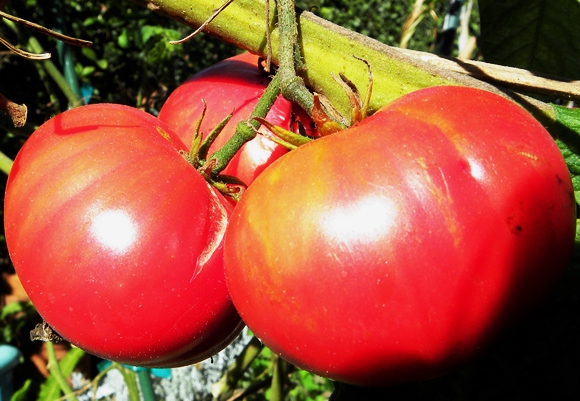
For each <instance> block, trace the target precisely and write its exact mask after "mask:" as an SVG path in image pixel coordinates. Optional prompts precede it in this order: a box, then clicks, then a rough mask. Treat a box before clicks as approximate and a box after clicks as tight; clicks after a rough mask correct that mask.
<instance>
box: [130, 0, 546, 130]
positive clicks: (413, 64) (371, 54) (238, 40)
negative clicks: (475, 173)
mask: <svg viewBox="0 0 580 401" xmlns="http://www.w3.org/2000/svg"><path fill="white" fill-rule="evenodd" d="M131 1H133V2H134V3H137V4H140V5H142V6H144V7H148V8H150V9H152V10H155V11H156V12H158V13H160V14H163V15H166V16H168V17H170V18H173V19H175V20H177V21H179V22H182V23H184V24H186V25H190V26H192V27H197V26H200V25H201V24H202V23H203V22H204V21H205V20H206V19H207V18H208V17H209V16H210V15H211V14H212V10H214V9H216V8H217V7H218V6H219V5H220V4H221V3H222V1H221V0H195V7H194V6H192V0H131ZM264 9H265V6H264V1H263V0H236V1H234V2H233V3H232V4H231V5H230V6H229V7H228V8H226V9H225V10H224V11H223V12H222V13H221V14H220V15H218V16H217V17H216V18H215V20H214V21H213V22H212V23H210V24H209V25H208V26H207V27H206V30H205V31H206V32H208V33H211V34H213V35H215V36H218V37H220V38H222V39H223V40H224V41H227V42H230V43H233V44H235V45H236V46H238V47H240V48H242V49H246V50H249V51H250V52H252V53H255V54H259V55H262V56H266V52H267V46H266V32H265V29H264V20H265V12H264ZM272 14H273V13H270V16H271V17H272ZM298 33H299V38H298V43H299V46H300V47H301V53H302V56H303V58H304V63H305V65H306V66H307V67H308V68H307V69H305V70H304V71H300V76H301V77H302V78H303V79H304V81H305V83H306V85H307V86H308V87H309V88H311V89H313V90H314V91H316V92H318V93H320V94H323V95H324V96H326V97H327V98H328V99H329V100H330V102H331V103H332V104H333V106H335V107H336V108H337V110H338V111H339V112H340V113H341V114H343V115H350V104H349V100H348V97H347V96H346V94H345V93H344V91H342V88H341V87H340V86H339V85H337V84H336V82H334V80H332V79H331V74H332V73H334V74H336V75H338V74H339V73H340V72H342V73H344V74H345V75H346V76H347V77H348V78H349V80H351V81H352V82H353V83H354V84H355V85H356V86H357V87H359V88H365V87H366V86H367V84H368V75H367V70H366V68H364V66H362V65H361V63H360V61H359V60H357V59H355V58H354V57H352V56H356V57H358V58H362V59H364V60H366V61H367V62H369V64H370V65H371V66H372V68H373V76H374V81H373V93H372V98H371V102H370V108H369V112H370V113H371V114H372V113H373V112H375V111H376V110H378V109H379V108H381V107H383V106H384V105H385V104H387V103H389V102H391V101H392V100H394V99H396V98H398V97H400V96H402V95H404V94H406V93H409V92H413V91H415V90H418V89H421V88H425V87H429V86H435V85H464V86H471V87H477V88H481V89H485V90H488V91H491V92H495V93H497V94H500V95H502V96H506V94H505V92H502V91H500V90H499V89H497V88H496V87H494V86H492V85H490V84H487V83H484V82H482V81H480V80H477V79H475V78H471V77H468V76H465V75H462V74H459V73H455V72H451V71H449V70H447V69H445V68H442V67H438V66H434V65H430V64H428V63H426V62H424V61H422V60H420V58H419V57H411V56H408V55H406V54H404V53H403V52H402V51H401V50H400V49H396V48H394V47H391V46H387V45H384V44H382V43H379V42H377V41H375V40H373V39H370V38H368V37H366V36H364V35H360V34H357V33H355V32H352V31H350V30H348V29H345V28H342V27H340V26H338V25H335V24H332V23H330V22H328V21H325V20H323V19H322V18H319V17H316V16H315V15H313V14H312V13H310V12H302V13H301V14H300V15H299V17H298ZM278 35H279V30H278V29H274V31H273V32H272V51H273V61H274V63H279V45H278V44H279V43H278ZM515 100H516V101H517V102H518V103H520V104H523V105H524V107H526V108H527V109H528V111H530V112H531V113H532V114H533V115H534V116H535V117H536V118H537V119H538V120H540V121H543V122H544V124H545V125H550V124H551V123H553V122H554V121H555V112H554V110H553V108H552V107H551V106H550V105H547V104H545V103H543V102H539V101H536V100H534V99H531V98H528V97H523V96H522V97H520V98H518V99H515Z"/></svg>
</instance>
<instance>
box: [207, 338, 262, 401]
mask: <svg viewBox="0 0 580 401" xmlns="http://www.w3.org/2000/svg"><path fill="white" fill-rule="evenodd" d="M262 349H264V345H263V344H262V343H261V342H260V340H258V338H256V337H252V338H251V340H250V341H249V342H248V344H247V345H246V346H245V347H244V349H243V351H242V352H241V353H240V354H239V355H238V356H237V357H236V359H235V361H234V363H232V364H231V365H230V366H229V368H228V370H227V371H226V372H225V373H224V375H223V376H222V377H221V378H220V379H219V380H218V381H217V382H216V383H215V384H214V385H213V386H212V394H213V396H214V400H219V401H221V400H225V399H227V398H229V396H230V395H231V393H232V392H233V390H234V389H235V387H236V384H237V383H238V381H239V380H240V378H241V377H242V376H243V375H244V373H245V372H246V370H247V369H248V368H249V367H250V365H251V364H252V362H253V361H254V360H255V359H256V357H257V356H258V354H260V352H261V351H262Z"/></svg>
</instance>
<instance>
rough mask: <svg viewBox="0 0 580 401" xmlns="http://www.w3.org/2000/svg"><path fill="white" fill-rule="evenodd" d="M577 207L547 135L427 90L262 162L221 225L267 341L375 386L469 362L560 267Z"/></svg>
mask: <svg viewBox="0 0 580 401" xmlns="http://www.w3.org/2000/svg"><path fill="white" fill-rule="evenodd" d="M574 231H575V202H574V194H573V190H572V186H571V180H570V176H569V173H568V171H567V168H566V165H565V163H564V161H563V158H562V156H561V154H560V152H559V150H558V148H557V147H556V145H555V143H554V141H553V140H552V139H551V137H550V136H549V134H548V133H547V131H546V130H545V129H544V128H543V127H542V126H541V125H540V124H539V123H538V122H537V121H535V120H534V119H533V118H532V117H531V116H530V115H529V114H528V113H527V112H525V111H524V110H523V109H522V108H520V107H519V106H517V105H516V104H514V103H512V102H510V101H508V100H506V99H504V98H501V97H499V96H497V95H494V94H491V93H489V92H484V91H480V90H476V89H469V88H462V87H434V88H430V89H425V90H421V91H417V92H415V93H412V94H409V95H407V96H404V97H402V98H401V99H399V100H397V101H395V102H393V103H392V104H390V105H389V106H387V107H386V108H385V109H383V110H382V111H379V112H378V113H376V114H375V115H373V116H371V117H370V118H368V119H365V120H363V121H362V122H361V123H360V124H358V125H357V126H355V127H354V128H351V129H348V130H345V131H343V132H340V133H337V134H335V135H332V136H329V137H324V138H322V139H318V140H316V141H313V142H311V143H309V144H307V145H305V146H303V147H301V148H298V149H297V150H295V151H293V152H291V153H289V154H287V155H286V156H284V157H282V158H281V159H279V160H278V161H276V162H275V163H273V164H272V165H271V166H269V167H268V168H267V169H266V170H265V171H264V172H263V173H262V174H261V175H260V176H259V177H258V178H257V179H256V181H254V183H253V184H252V186H251V187H250V188H249V189H248V191H247V192H246V193H245V195H244V196H243V197H242V199H241V201H240V202H239V203H238V205H237V206H236V209H235V210H234V213H233V215H232V219H231V220H230V224H229V226H228V229H227V231H226V239H225V260H226V277H227V280H228V288H229V289H230V294H231V296H232V300H233V301H234V304H235V305H236V307H237V309H238V311H239V312H240V314H241V316H242V318H243V319H244V321H245V322H246V324H247V325H248V327H249V328H250V329H251V330H252V331H253V332H254V333H255V334H256V335H257V336H258V338H260V339H261V340H262V341H263V342H264V343H265V345H267V346H268V347H270V348H271V349H272V350H273V351H274V352H276V353H278V354H280V355H281V356H282V357H283V358H285V359H287V360H288V361H290V362H292V363H294V364H296V365H297V366H299V367H301V368H304V369H306V370H309V371H312V372H314V373H317V374H319V375H322V376H325V377H329V378H332V379H334V380H337V381H342V382H347V383H351V384H358V385H372V386H383V385H390V384H395V383H402V382H408V381H414V380H422V379H428V378H433V377H436V376H438V375H441V374H444V373H445V372H447V371H448V370H449V369H452V368H454V367H457V366H458V365H460V364H462V363H464V362H466V361H468V360H469V359H470V358H472V357H473V356H474V355H476V354H477V353H478V352H480V350H481V349H484V348H485V346H486V345H487V344H489V342H490V341H492V340H493V339H494V338H496V337H497V336H498V334H499V333H501V332H502V331H503V330H505V329H506V327H508V326H509V324H510V323H511V322H512V320H514V319H517V318H520V317H521V315H522V314H524V313H525V312H528V311H529V310H530V308H532V307H533V306H534V305H535V304H537V303H538V302H539V300H541V299H542V297H544V296H545V295H546V294H547V292H549V291H550V289H551V288H552V287H553V285H554V284H555V282H556V281H557V280H558V278H559V277H560V276H561V274H562V272H563V271H564V270H565V268H566V265H567V261H568V258H569V255H570V253H571V250H572V246H573V242H574Z"/></svg>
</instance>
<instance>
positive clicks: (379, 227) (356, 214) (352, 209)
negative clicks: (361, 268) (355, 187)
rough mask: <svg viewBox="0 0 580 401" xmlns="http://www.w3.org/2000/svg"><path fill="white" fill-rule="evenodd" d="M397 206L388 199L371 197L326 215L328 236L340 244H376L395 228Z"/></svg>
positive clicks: (324, 224)
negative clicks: (371, 242)
mask: <svg viewBox="0 0 580 401" xmlns="http://www.w3.org/2000/svg"><path fill="white" fill-rule="evenodd" d="M396 216H397V207H396V204H395V202H393V201H392V200H391V199H389V198H387V197H381V196H372V197H366V198H364V199H361V200H359V201H358V202H356V203H353V204H350V205H348V206H345V207H342V208H336V209H334V210H333V211H332V212H331V213H330V214H327V215H326V216H325V219H324V220H325V221H324V222H323V227H324V228H323V229H324V231H325V232H326V235H328V236H330V237H333V238H334V239H335V240H338V241H345V242H347V241H355V240H358V241H365V242H366V241H374V240H376V239H379V238H380V237H383V236H384V235H385V234H387V233H388V231H389V230H390V229H391V228H392V227H393V226H394V225H395V218H396Z"/></svg>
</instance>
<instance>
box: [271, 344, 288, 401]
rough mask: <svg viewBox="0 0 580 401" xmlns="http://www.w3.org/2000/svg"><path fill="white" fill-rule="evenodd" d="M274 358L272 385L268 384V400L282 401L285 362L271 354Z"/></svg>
mask: <svg viewBox="0 0 580 401" xmlns="http://www.w3.org/2000/svg"><path fill="white" fill-rule="evenodd" d="M272 359H273V360H274V372H273V374H272V385H271V386H270V401H284V377H285V374H286V362H285V361H284V359H282V358H280V356H278V355H276V354H272Z"/></svg>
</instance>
